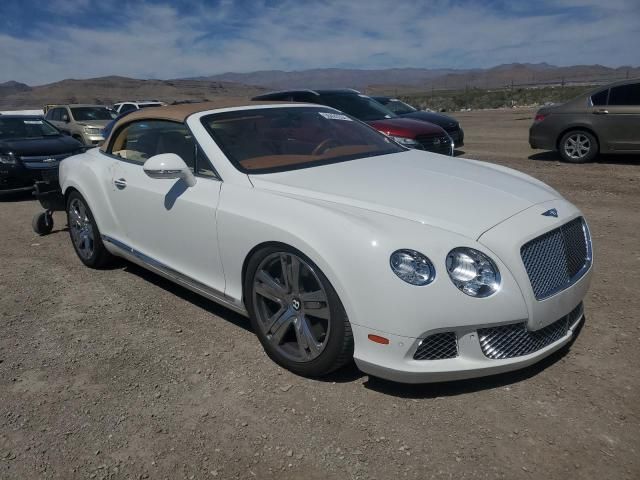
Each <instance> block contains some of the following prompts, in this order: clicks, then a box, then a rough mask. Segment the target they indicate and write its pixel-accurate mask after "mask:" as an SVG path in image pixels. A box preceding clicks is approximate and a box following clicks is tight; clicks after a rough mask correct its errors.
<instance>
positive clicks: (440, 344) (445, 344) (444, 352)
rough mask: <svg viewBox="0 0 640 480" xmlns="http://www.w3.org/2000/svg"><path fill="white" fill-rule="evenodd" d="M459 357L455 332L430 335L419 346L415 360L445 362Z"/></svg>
mask: <svg viewBox="0 0 640 480" xmlns="http://www.w3.org/2000/svg"><path fill="white" fill-rule="evenodd" d="M457 356H458V340H457V338H456V334H455V332H442V333H434V334H433V335H429V336H428V337H426V338H425V339H424V340H422V341H421V342H420V345H418V349H417V350H416V353H415V354H414V355H413V359H414V360H443V359H445V358H455V357H457Z"/></svg>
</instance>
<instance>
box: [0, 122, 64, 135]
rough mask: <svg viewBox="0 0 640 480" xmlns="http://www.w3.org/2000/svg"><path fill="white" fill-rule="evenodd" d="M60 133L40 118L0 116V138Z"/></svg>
mask: <svg viewBox="0 0 640 480" xmlns="http://www.w3.org/2000/svg"><path fill="white" fill-rule="evenodd" d="M54 135H60V132H59V131H58V130H57V129H56V128H55V127H54V126H53V125H51V124H49V123H47V122H46V121H45V120H42V119H40V118H28V117H27V118H2V117H0V139H1V140H9V139H13V138H40V137H51V136H54Z"/></svg>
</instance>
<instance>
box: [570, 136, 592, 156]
mask: <svg viewBox="0 0 640 480" xmlns="http://www.w3.org/2000/svg"><path fill="white" fill-rule="evenodd" d="M590 150H591V140H589V138H588V137H587V136H586V135H584V134H582V133H574V134H573V135H570V136H569V137H567V139H566V140H565V142H564V151H565V153H566V154H567V156H568V157H569V158H571V159H573V160H580V159H582V158H584V157H586V156H587V155H588V154H589V151H590Z"/></svg>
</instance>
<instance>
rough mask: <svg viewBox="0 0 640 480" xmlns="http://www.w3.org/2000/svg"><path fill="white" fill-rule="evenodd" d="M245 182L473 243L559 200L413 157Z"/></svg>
mask: <svg viewBox="0 0 640 480" xmlns="http://www.w3.org/2000/svg"><path fill="white" fill-rule="evenodd" d="M249 178H250V180H251V182H252V183H253V185H254V187H255V188H260V189H264V190H269V191H272V192H277V193H279V194H284V195H290V196H297V197H305V198H312V199H316V200H321V201H325V202H332V203H337V204H341V205H347V206H351V207H356V208H361V209H366V210H369V211H375V212H378V213H381V214H386V215H393V216H396V217H400V218H405V219H407V220H411V221H415V222H419V223H422V224H426V225H431V226H434V227H438V228H442V229H446V230H449V231H452V232H456V233H460V234H462V235H466V236H467V237H469V238H473V239H477V238H479V237H480V236H481V235H482V234H483V233H484V232H486V231H487V230H489V229H490V228H491V227H493V226H495V225H497V224H499V223H501V222H503V221H504V220H506V219H507V218H509V217H511V216H513V215H515V214H517V213H519V212H521V211H523V210H525V209H527V208H529V207H530V206H532V205H535V204H537V203H541V202H546V201H549V200H553V199H556V198H558V197H559V194H558V193H557V192H556V191H555V190H553V189H552V188H551V187H549V186H547V185H545V184H544V183H542V182H540V181H539V180H536V179H534V178H533V177H529V176H528V175H525V174H523V173H520V172H517V171H515V170H511V169H508V168H505V167H501V166H498V165H492V164H488V163H483V162H477V161H473V160H465V159H456V158H449V157H447V158H446V159H444V158H442V156H440V155H436V154H432V153H429V152H423V151H419V150H411V151H407V152H402V153H395V154H390V155H382V156H378V157H371V158H362V159H358V160H352V161H347V162H342V163H334V164H331V165H323V166H318V167H311V168H304V169H299V170H293V171H289V172H280V173H271V174H263V175H250V176H249Z"/></svg>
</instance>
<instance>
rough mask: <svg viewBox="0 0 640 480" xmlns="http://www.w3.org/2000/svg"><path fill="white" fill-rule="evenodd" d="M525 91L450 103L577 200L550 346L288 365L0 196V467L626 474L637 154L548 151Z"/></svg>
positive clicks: (634, 345)
mask: <svg viewBox="0 0 640 480" xmlns="http://www.w3.org/2000/svg"><path fill="white" fill-rule="evenodd" d="M532 113H533V112H531V111H523V110H517V111H493V112H469V113H462V114H459V118H460V120H461V122H462V124H463V126H464V127H465V130H466V134H467V137H466V139H467V145H466V146H465V147H464V152H465V153H464V155H465V156H467V157H471V158H477V159H481V160H487V161H492V162H496V163H500V164H503V165H507V166H510V167H515V168H517V169H520V170H523V171H525V172H527V173H530V174H532V175H534V176H536V177H538V178H540V179H541V180H543V181H545V182H548V183H549V184H551V185H552V186H554V187H555V188H556V189H558V190H559V191H560V192H562V193H563V194H564V195H566V196H567V197H568V198H569V199H570V200H571V201H573V202H574V203H575V204H577V205H578V206H579V207H580V208H581V209H582V210H583V211H584V213H585V214H586V215H587V217H588V219H589V221H590V225H591V229H592V233H593V237H594V243H595V255H596V262H597V266H596V275H595V277H594V281H593V284H592V289H591V292H590V293H589V295H588V297H587V298H586V301H585V306H586V312H587V322H586V324H585V326H584V328H583V329H582V331H581V333H580V335H579V336H578V338H577V340H576V341H575V342H574V344H573V345H572V346H571V348H570V349H566V350H564V351H562V352H559V353H558V354H556V355H554V356H552V357H550V358H549V359H547V360H545V361H543V362H542V363H540V364H538V365H536V366H534V367H531V368H528V369H526V370H523V371H520V372H516V373H512V374H506V375H500V376H496V377H491V378H486V379H480V380H474V381H464V382H455V383H447V384H436V385H423V386H407V385H401V384H395V383H392V382H385V381H382V380H378V379H373V378H368V377H367V376H365V375H362V374H361V373H360V372H358V371H357V369H355V367H353V366H351V367H348V368H345V369H343V370H341V371H340V372H338V373H337V374H335V375H334V376H332V377H331V378H328V379H326V381H317V380H307V379H304V378H300V377H297V376H295V375H293V374H291V373H289V372H287V371H285V370H282V369H280V368H279V367H277V366H276V365H275V364H273V363H272V362H271V361H270V360H269V359H268V358H267V357H266V355H265V354H264V353H263V351H262V349H261V348H260V345H259V343H258V341H257V339H256V338H255V337H254V335H253V334H252V332H251V330H250V327H249V324H248V322H247V321H246V320H245V319H244V318H242V317H240V316H238V315H236V314H234V313H231V312H230V311H228V310H226V309H224V308H222V307H219V306H217V305H215V304H214V303H211V302H209V301H207V300H204V299H202V298H200V297H198V296H196V295H194V294H192V293H190V292H188V291H186V290H183V289H181V288H180V287H177V286H175V285H173V284H171V283H169V282H167V281H165V280H163V279H161V278H159V277H157V276H155V275H153V274H150V273H147V272H146V271H144V270H142V269H140V268H138V267H135V266H132V265H128V264H126V263H121V264H119V265H117V266H116V267H115V268H113V269H110V270H104V271H93V270H90V269H87V268H85V267H83V266H81V263H80V261H79V260H78V259H77V258H76V256H75V253H74V251H73V249H72V246H71V243H70V241H69V238H68V234H67V232H66V231H65V230H64V226H65V221H64V217H63V215H62V214H56V215H55V221H56V224H57V226H56V229H55V231H54V233H52V234H51V235H49V236H46V237H37V236H35V235H34V234H33V232H32V231H31V225H30V222H31V216H32V215H33V214H34V213H35V212H37V211H38V210H39V205H38V204H37V203H36V202H34V201H33V200H31V199H29V198H28V197H26V198H25V197H17V198H10V199H5V200H4V201H0V245H1V246H2V247H1V249H0V292H1V294H0V478H16V479H18V478H19V479H27V478H64V479H72V478H171V479H174V478H175V479H180V478H198V479H202V478H225V479H226V478H279V479H298V478H307V479H316V478H317V479H325V478H336V479H349V478H362V479H373V478H378V479H388V478H442V479H448V478H455V479H465V478H491V479H493V478H507V479H516V478H525V479H528V478H548V479H553V478H582V479H585V478H611V479H637V478H640V454H639V452H638V450H639V449H640V428H639V414H640V402H639V401H638V398H639V397H640V388H639V386H640V382H639V371H638V363H639V362H638V360H639V359H640V349H638V343H639V341H640V324H639V323H638V313H639V312H640V296H638V294H637V292H636V288H637V273H635V272H636V270H635V269H636V268H639V267H640V242H639V241H638V237H639V233H640V215H639V214H638V212H639V211H640V165H639V164H638V163H635V164H634V160H635V162H639V159H637V158H636V159H631V158H616V157H611V158H607V159H604V160H602V161H601V162H599V163H594V164H590V165H582V166H581V165H567V164H562V163H559V162H558V159H557V156H555V155H553V154H545V153H542V154H540V153H536V152H534V151H532V150H530V149H529V147H528V144H527V128H528V126H529V124H530V120H531V117H532Z"/></svg>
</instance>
